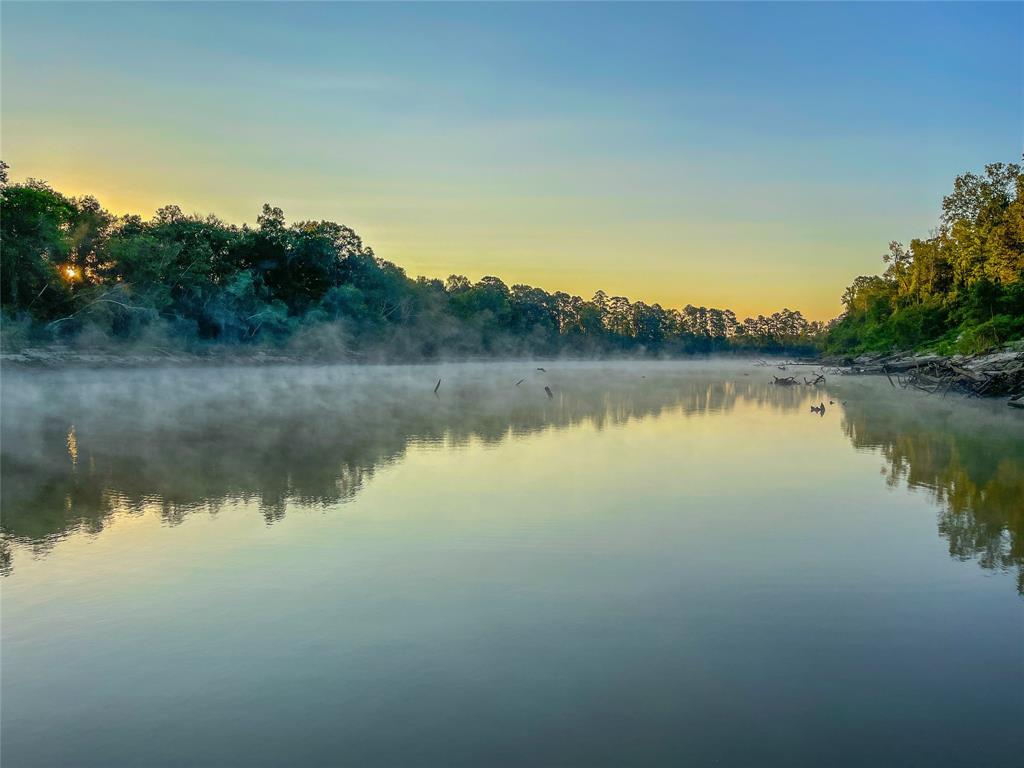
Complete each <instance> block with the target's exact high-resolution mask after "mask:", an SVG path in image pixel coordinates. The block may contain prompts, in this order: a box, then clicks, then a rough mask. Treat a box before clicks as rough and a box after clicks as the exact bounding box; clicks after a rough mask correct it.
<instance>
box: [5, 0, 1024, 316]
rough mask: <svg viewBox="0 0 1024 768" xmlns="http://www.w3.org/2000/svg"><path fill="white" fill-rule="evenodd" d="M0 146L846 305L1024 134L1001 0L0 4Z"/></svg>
mask: <svg viewBox="0 0 1024 768" xmlns="http://www.w3.org/2000/svg"><path fill="white" fill-rule="evenodd" d="M0 21H2V43H3V46H2V54H0V55H2V65H3V69H2V86H3V92H2V93H3V95H2V102H0V106H2V116H0V124H2V129H3V147H2V151H3V156H4V159H5V160H6V161H7V162H8V163H10V165H11V167H12V174H13V176H14V177H15V178H23V177H26V176H35V177H40V178H45V179H47V180H49V181H50V182H51V183H53V184H54V185H55V186H56V187H57V188H59V189H62V190H66V191H68V192H70V193H74V194H84V193H94V194H96V195H97V196H98V197H100V199H101V201H102V202H104V203H105V204H106V205H108V207H110V208H111V209H113V210H115V211H117V212H138V213H143V214H146V215H148V214H151V213H152V211H153V210H154V209H155V208H156V207H157V206H159V205H162V204H165V203H169V202H175V203H178V204H179V205H181V206H182V207H183V208H185V209H186V210H190V211H198V212H203V213H207V212H216V213H217V214H219V215H220V216H222V217H223V218H226V219H228V220H231V221H236V222H241V221H250V222H251V221H253V220H254V219H255V217H256V214H257V213H258V211H259V208H260V206H261V205H262V203H263V202H267V201H269V202H273V203H275V204H277V205H280V206H281V207H283V208H284V209H285V213H286V214H287V215H288V216H289V217H290V218H293V219H299V218H329V219H333V220H337V221H341V222H344V223H346V224H349V225H350V226H353V227H355V228H356V229H357V230H358V231H359V232H360V233H361V234H363V236H364V238H365V239H367V240H368V241H369V242H370V243H371V244H372V245H373V246H374V247H375V249H376V250H377V252H378V254H379V255H381V256H383V257H385V258H388V259H390V260H392V261H395V262H396V263H399V264H401V265H403V266H405V267H406V268H407V269H408V270H409V272H410V273H411V274H413V275H416V274H427V275H431V276H441V277H443V276H446V275H447V274H449V273H451V272H459V273H464V274H467V275H469V276H470V277H471V278H474V279H476V278H479V277H481V276H482V275H485V274H496V275H498V276H500V277H502V278H503V279H505V280H506V281H507V282H509V283H512V282H527V283H531V284H534V285H541V286H543V287H545V288H548V289H549V290H556V289H557V290H568V291H572V292H576V293H580V294H582V295H585V296H589V295H590V294H592V293H593V291H594V290H596V289H598V288H603V289H604V290H606V291H608V292H610V293H620V294H625V295H628V296H630V297H631V298H643V299H645V300H647V301H659V302H661V303H663V304H665V305H671V306H681V305H683V304H686V303H694V304H705V305H715V306H730V307H733V308H735V309H736V310H737V311H738V312H739V313H741V314H751V313H757V312H768V311H772V310H773V309H777V308H779V307H781V306H783V305H786V306H789V307H791V308H794V309H802V310H803V311H804V312H805V313H806V314H807V315H809V316H811V317H816V318H824V317H828V316H830V315H832V314H835V313H836V312H837V311H838V309H839V295H840V294H841V291H842V288H843V286H844V285H846V284H847V283H848V282H849V281H850V279H851V278H852V277H854V276H855V275H857V274H862V273H865V272H874V271H877V269H878V266H879V264H880V261H879V256H880V254H881V253H882V252H884V251H885V249H886V245H887V243H888V241H889V240H890V239H894V238H895V239H902V240H908V239H909V238H911V237H914V236H920V235H925V234H927V232H928V230H929V228H930V227H933V226H934V225H935V222H936V218H937V213H938V209H939V203H940V200H941V196H942V195H943V194H944V193H945V192H946V191H947V190H948V189H949V187H950V185H951V182H952V179H953V177H954V176H955V175H956V174H957V173H961V172H963V171H966V170H978V169H980V168H981V167H982V166H983V165H984V164H985V163H988V162H995V161H1013V160H1017V159H1019V157H1020V152H1021V149H1022V147H1024V106H1022V105H1024V31H1022V30H1024V6H1022V5H1021V4H1009V3H1007V4H951V3H927V4H926V3H914V4H881V3H879V4H858V5H847V4H769V3H759V4H753V5H748V4H696V3H693V4H640V3H625V4H598V5H592V4H575V3H574V4H426V3H422V4H376V5H363V4H326V3H320V4H305V3H287V4H284V3H281V4H269V3H264V4H248V3H228V4H212V3H201V4H200V3H195V4H192V3H189V4H183V3H180V4H179V3H176V4H127V3H109V4H92V3H75V4H71V5H66V4H58V3H45V4H43V3H35V4H23V3H13V2H4V3H3V4H2V6H0Z"/></svg>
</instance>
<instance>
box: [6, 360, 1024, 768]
mask: <svg viewBox="0 0 1024 768" xmlns="http://www.w3.org/2000/svg"><path fill="white" fill-rule="evenodd" d="M538 366H542V367H544V368H546V369H547V370H546V371H539V370H536V368H537V367H538ZM805 371H806V369H801V368H796V369H790V370H789V371H787V373H786V374H781V373H780V372H779V371H777V370H776V369H775V368H774V366H772V367H759V366H756V365H754V364H752V363H746V362H727V363H709V362H704V363H701V362H688V363H643V364H642V363H596V362H595V363H564V362H550V363H543V362H542V363H502V364H465V365H438V366H410V367H400V366H392V367H344V366H320V367H315V366H310V367H300V366H294V367H262V368H261V367H235V368H193V369H166V370H92V371H90V370H62V371H33V370H22V371H19V370H15V369H9V370H6V371H5V372H4V381H3V403H2V404H3V412H2V417H3V421H2V430H3V432H2V438H3V439H2V462H3V464H2V505H3V518H2V526H0V528H2V535H3V541H4V544H3V546H4V549H3V556H4V560H3V566H4V571H5V575H4V577H3V578H2V580H0V588H2V590H3V594H2V598H3V605H2V632H3V636H2V643H3V645H2V653H3V658H2V662H3V666H2V705H3V708H2V733H0V736H2V750H3V753H2V757H3V765H4V768H19V767H21V766H58V765H61V766H77V767H78V768H87V767H89V766H103V767H104V768H110V767H111V766H133V767H134V766H183V765H189V766H200V765H244V766H264V765H266V766H270V765H274V766H278V765H292V766H296V765H304V766H327V765H351V766H360V767H361V768H362V767H364V766H463V765H464V766H499V765H540V766H556V765H557V766H566V765H569V766H577V765H578V766H595V765H615V766H624V765H659V766H660V765H687V766H702V765H744V766H746V765H758V766H788V767H791V766H804V765H806V766H821V765H830V766H877V765H901V766H902V765H920V766H983V765H1011V764H1014V763H1015V761H1019V760H1020V758H1021V755H1024V727H1022V723H1024V599H1022V597H1021V590H1022V588H1024V583H1022V573H1024V570H1022V565H1024V414H1020V413H1015V412H1012V411H1011V409H1008V408H1006V406H1005V405H1004V404H1003V403H1002V402H998V403H987V402H978V401H964V400H960V399H953V398H952V397H950V398H946V399H940V398H937V397H935V398H928V397H926V396H924V395H920V394H919V393H915V392H907V391H896V390H893V389H892V388H891V387H890V386H889V384H888V383H887V382H886V381H885V379H884V378H882V379H881V380H875V379H865V378H853V377H829V378H828V381H827V384H826V385H824V386H819V387H811V386H798V387H776V386H773V385H772V384H771V383H770V382H771V378H772V376H771V375H772V374H773V373H775V374H778V375H789V374H795V375H796V376H797V377H798V379H800V378H801V377H802V376H803V375H804V373H805ZM438 378H440V379H441V385H440V387H439V388H438V391H437V393H436V394H435V393H434V392H433V390H434V386H435V384H436V382H437V379H438ZM520 379H523V381H522V383H521V384H519V385H518V386H517V385H516V382H517V381H518V380H520ZM545 386H548V387H550V389H551V395H552V396H551V397H549V396H548V394H547V393H546V392H545V390H544V387H545ZM830 401H831V402H830ZM819 403H824V404H825V411H824V414H821V415H819V413H817V412H812V411H811V410H810V407H811V406H812V405H815V406H816V405H818V404H819Z"/></svg>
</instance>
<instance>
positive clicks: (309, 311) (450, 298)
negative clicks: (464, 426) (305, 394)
mask: <svg viewBox="0 0 1024 768" xmlns="http://www.w3.org/2000/svg"><path fill="white" fill-rule="evenodd" d="M3 171H4V178H3V181H4V184H3V190H2V198H0V205H2V210H0V227H2V252H0V253H2V264H0V283H2V284H0V304H2V307H3V311H4V320H5V323H4V325H5V340H6V341H7V342H8V344H11V343H39V342H45V341H52V340H72V339H73V340H76V341H78V342H96V341H103V340H108V339H116V340H124V341H128V342H135V343H141V344H153V345H160V344H166V343H178V344H182V343H184V344H187V345H189V346H190V347H192V348H194V349H201V348H204V347H209V346H212V345H218V344H220V345H225V344H232V345H239V344H241V345H257V344H260V345H272V346H279V347H282V348H287V349H291V350H295V351H298V352H306V353H309V354H320V355H330V356H340V357H348V356H355V357H356V358H357V359H359V358H360V357H383V358H387V359H412V360H415V359H429V358H435V357H439V356H454V357H467V356H475V355H557V354H588V355H589V354H614V353H633V352H642V353H646V354H686V353H706V352H716V351H726V350H758V351H790V352H799V351H810V350H812V349H814V348H815V345H816V344H817V343H818V342H819V339H820V337H821V335H822V333H823V331H824V327H823V324H822V323H817V322H809V321H808V320H806V319H805V318H804V317H803V316H802V315H801V314H800V313H799V312H794V311H790V310H788V309H783V310H782V311H780V312H776V313H774V314H772V315H771V316H768V317H763V316H759V317H757V318H748V319H746V320H743V321H739V320H738V319H737V317H736V315H735V314H734V313H733V312H731V311H729V310H721V309H709V308H706V307H695V306H687V307H684V308H683V309H681V310H677V309H666V308H664V307H661V306H659V305H658V304H646V303H644V302H642V301H630V300H629V299H627V298H625V297H623V296H610V295H607V294H605V293H604V292H602V291H598V292H597V293H596V294H595V295H594V296H593V297H592V298H591V299H589V300H586V299H583V298H581V297H579V296H571V295H569V294H567V293H562V292H556V293H548V292H547V291H545V290H543V289H541V288H534V287H532V286H529V285H513V286H511V287H509V286H507V285H506V284H505V283H504V282H502V281H501V280H500V279H499V278H497V277H484V278H482V279H480V280H479V281H477V282H475V283H474V282H471V281H470V280H469V279H467V278H466V277H463V276H461V275H452V276H450V277H449V278H448V279H447V280H445V281H441V280H436V279H429V278H424V277H418V278H416V279H411V278H409V277H408V276H407V275H406V274H405V272H404V270H402V269H401V268H400V267H398V266H396V265H395V264H392V263H391V262H388V261H385V260H383V259H381V258H379V257H377V256H376V255H375V254H374V252H373V250H372V249H371V248H370V247H368V246H367V245H366V244H364V243H363V241H362V240H361V239H360V237H359V236H358V235H357V234H356V233H355V232H354V231H353V230H351V229H349V228H348V227H345V226H342V225H340V224H335V223H334V222H330V221H299V222H294V223H292V224H288V223H286V221H285V217H284V214H283V213H282V211H281V210H280V209H279V208H274V207H271V206H270V205H265V206H264V207H263V211H262V213H261V214H260V216H259V218H258V219H257V224H256V226H255V227H250V226H247V225H242V226H234V225H231V224H226V223H225V222H223V221H221V220H219V219H218V218H216V217H214V216H196V215H187V214H185V213H183V212H182V211H181V209H180V208H179V207H178V206H174V205H169V206H166V207H164V208H161V209H159V210H158V211H157V212H156V215H155V216H154V217H153V218H152V219H150V220H149V221H145V220H143V219H142V218H140V217H139V216H122V217H115V216H113V215H111V214H110V213H108V212H107V211H105V210H104V209H103V207H102V206H101V205H100V203H99V202H98V201H97V200H96V199H95V198H93V197H81V198H74V197H68V196H65V195H62V194H61V193H59V192H57V191H56V190H53V189H51V188H50V187H49V186H48V185H47V184H45V183H43V182H41V181H36V180H28V181H26V182H25V183H22V184H13V183H7V176H6V166H5V167H4V168H3ZM16 337H17V338H16Z"/></svg>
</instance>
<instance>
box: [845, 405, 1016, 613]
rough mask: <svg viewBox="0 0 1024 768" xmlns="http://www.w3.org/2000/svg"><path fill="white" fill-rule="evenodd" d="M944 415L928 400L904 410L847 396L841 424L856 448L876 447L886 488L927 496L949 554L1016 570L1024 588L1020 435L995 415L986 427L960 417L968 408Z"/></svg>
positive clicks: (896, 406) (990, 565) (995, 567)
mask: <svg viewBox="0 0 1024 768" xmlns="http://www.w3.org/2000/svg"><path fill="white" fill-rule="evenodd" d="M975 415H978V414H975ZM949 416H950V414H949V413H947V412H943V411H942V410H941V408H940V407H930V405H929V404H928V403H925V404H924V405H923V406H922V407H921V408H908V407H906V403H905V402H904V403H903V404H902V406H901V405H900V403H899V402H898V401H886V400H884V399H883V400H882V401H881V402H879V401H878V400H877V399H876V400H875V402H873V403H872V404H871V406H870V408H865V407H864V405H863V404H862V403H860V402H857V401H851V402H850V404H849V406H848V407H847V409H846V418H845V419H844V423H843V429H844V431H845V433H846V435H847V436H848V437H849V439H850V441H851V443H853V445H854V447H856V448H871V449H875V450H878V451H880V452H881V454H882V456H883V457H884V458H885V461H886V470H887V475H888V483H889V484H890V485H891V486H897V485H900V484H903V483H905V484H906V485H907V486H908V487H910V488H918V489H925V490H926V491H927V492H928V493H929V494H930V495H931V496H932V498H933V500H934V502H935V504H936V506H937V507H938V509H939V520H938V528H939V534H940V535H941V536H943V537H944V538H945V539H946V540H947V541H948V542H949V552H950V554H951V555H952V556H953V557H956V558H958V559H960V560H970V559H976V560H977V561H978V563H979V564H980V565H981V566H982V567H983V568H992V569H996V570H1004V571H1012V570H1016V571H1017V586H1018V589H1019V590H1020V592H1021V594H1024V501H1022V499H1024V440H1022V439H1021V438H1020V436H1019V434H1013V433H1012V432H1011V430H1009V429H1005V428H1003V427H1006V425H1005V424H998V422H996V421H994V422H993V427H994V428H993V429H985V428H984V425H983V424H980V423H978V422H977V421H974V420H971V421H970V422H964V423H961V420H962V419H967V418H970V416H971V414H967V413H953V414H952V416H953V418H949ZM958 417H959V418H958ZM1004 418H1005V417H1004Z"/></svg>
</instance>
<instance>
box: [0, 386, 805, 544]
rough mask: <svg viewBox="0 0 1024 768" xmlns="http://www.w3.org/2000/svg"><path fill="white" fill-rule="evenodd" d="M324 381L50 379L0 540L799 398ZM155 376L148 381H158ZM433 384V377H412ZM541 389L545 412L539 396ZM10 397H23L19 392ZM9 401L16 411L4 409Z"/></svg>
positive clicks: (175, 517)
mask: <svg viewBox="0 0 1024 768" xmlns="http://www.w3.org/2000/svg"><path fill="white" fill-rule="evenodd" d="M329 371H330V369H312V373H311V372H310V369H302V370H300V371H289V370H288V369H279V370H278V371H276V372H274V371H263V372H258V373H257V372H252V371H250V373H249V375H248V377H246V376H245V375H244V374H237V373H236V374H233V375H231V376H230V380H228V381H221V380H218V379H217V378H216V377H214V376H212V374H211V373H210V372H208V371H206V372H203V373H202V374H197V375H199V376H200V377H205V382H202V384H203V385H205V386H199V387H196V386H195V385H194V382H190V384H192V389H193V390H196V391H193V392H188V391H182V390H183V388H184V387H185V380H184V379H182V378H181V374H178V375H174V374H168V375H167V377H166V379H165V380H163V381H162V382H154V381H152V380H150V379H146V378H142V377H141V376H137V379H138V380H136V381H133V382H132V381H130V382H128V383H127V384H126V385H124V386H122V387H114V388H113V389H112V390H111V389H110V388H108V387H107V386H101V380H97V382H96V383H95V384H91V383H89V382H86V384H85V385H80V384H79V383H78V382H75V384H76V386H75V388H74V389H73V390H71V391H67V390H68V388H67V387H61V386H60V382H61V381H64V382H68V381H70V380H69V379H67V378H64V379H60V378H59V377H58V378H57V379H55V380H54V381H53V382H50V384H49V385H48V386H47V387H39V386H38V385H35V384H33V386H32V387H30V389H31V390H32V393H31V397H30V396H29V395H26V394H22V395H17V394H15V395H12V396H10V397H9V398H8V399H7V400H6V401H5V403H4V417H5V418H4V421H3V433H4V434H3V449H4V450H3V457H2V460H3V481H4V482H3V484H2V486H0V492H2V503H3V510H4V515H3V520H2V530H3V533H4V535H5V536H6V537H8V538H11V539H14V540H17V541H19V542H22V543H27V544H30V545H32V546H33V547H35V548H36V549H37V551H42V550H45V549H46V548H47V547H48V546H49V545H50V544H51V543H52V542H53V541H54V540H55V539H58V538H60V537H62V536H64V535H66V534H67V533H69V532H71V531H76V530H85V531H90V532H97V531H100V530H101V529H102V528H103V525H104V524H105V522H106V520H107V519H108V518H109V517H110V516H111V515H112V514H114V513H115V512H118V511H120V512H127V513H132V512H134V513H141V512H142V511H158V512H159V514H160V515H161V516H162V517H163V519H164V520H165V521H167V522H168V523H170V524H176V523H178V522H180V521H181V520H183V519H184V518H185V517H186V516H187V515H189V514H192V513H195V512H198V511H205V512H208V513H216V512H217V510H218V509H219V508H220V507H221V505H223V504H224V503H225V502H226V501H229V500H231V501H234V500H241V501H247V502H251V501H255V502H257V503H258V505H259V508H260V510H261V512H262V513H263V515H264V516H265V517H266V519H267V522H268V523H270V522H273V521H275V520H278V519H280V518H282V517H283V516H284V514H285V510H286V508H287V506H288V505H289V504H300V505H303V506H306V507H317V506H320V507H325V506H328V505H331V504H336V503H338V502H343V501H346V500H348V499H351V498H352V497H354V496H355V495H356V494H357V493H358V492H359V490H360V489H361V488H362V487H363V485H364V484H365V483H366V482H367V481H368V480H369V479H370V478H371V477H372V476H373V473H374V471H375V468H376V467H379V466H381V465H386V464H388V463H391V462H394V461H397V460H400V459H401V457H402V456H403V455H404V454H405V451H406V450H407V449H408V447H409V446H410V445H412V444H431V443H433V444H442V443H443V444H445V445H449V446H463V445H466V444H468V443H469V442H470V441H473V440H478V441H481V442H483V443H485V444H496V443H499V442H501V441H503V440H506V439H508V438H510V437H518V436H525V435H529V434H531V433H535V432H537V431H540V430H544V429H562V428H566V427H571V426H574V425H577V424H581V423H592V424H593V425H594V426H595V427H596V428H597V429H604V428H605V427H607V426H609V425H615V424H621V423H623V422H627V421H629V420H632V419H642V418H645V417H648V416H654V415H657V414H659V413H662V412H664V411H666V410H677V411H682V412H684V413H687V414H696V413H703V412H706V411H716V410H728V409H731V408H732V407H734V405H735V404H736V402H737V401H738V400H746V401H753V402H757V403H771V404H772V405H773V406H775V407H779V408H787V409H792V408H796V407H799V406H801V405H802V404H803V400H804V398H806V397H807V396H808V394H807V393H806V392H803V391H798V390H783V389H780V388H776V387H772V386H770V385H768V384H766V383H765V382H764V381H763V380H762V379H763V377H759V378H758V379H753V378H742V377H740V378H739V380H724V379H723V378H722V377H721V376H715V377H710V376H709V377H700V376H692V375H687V376H682V375H681V374H680V373H679V371H678V370H677V371H676V373H675V374H674V375H672V374H658V373H656V372H655V371H648V374H647V377H646V378H643V379H641V378H640V374H638V373H636V372H629V371H626V370H625V369H624V368H620V369H615V368H612V369H605V370H601V371H594V370H591V371H589V372H577V373H568V374H563V375H561V376H560V375H559V374H557V373H554V372H553V373H551V374H549V375H547V376H546V377H544V378H543V379H541V378H531V379H529V380H528V381H527V382H524V384H523V385H522V386H521V387H515V386H514V385H513V383H514V381H515V379H512V380H511V381H508V382H506V381H503V380H497V379H496V377H495V375H494V373H493V372H492V373H490V374H481V373H480V372H479V371H478V372H477V373H476V375H470V376H467V377H466V380H464V381H463V380H459V379H455V378H453V379H452V380H450V381H447V382H445V383H444V387H443V389H442V390H441V392H440V396H439V397H436V398H435V397H434V396H433V394H432V393H431V391H430V390H431V387H424V382H420V381H419V380H415V381H414V380H411V378H410V374H409V372H408V370H402V369H400V372H399V375H396V376H394V377H386V376H381V375H380V373H379V372H378V373H377V374H376V375H375V376H362V377H360V376H349V377H343V380H340V381H335V380H331V378H330V376H329ZM107 376H108V380H107V382H106V383H109V377H110V376H111V374H109V373H108V374H107ZM155 376H156V374H152V373H151V374H150V377H151V378H153V377H155ZM419 376H420V377H422V378H424V379H425V380H426V379H429V378H430V377H429V374H419ZM545 382H547V383H550V384H551V385H552V387H553V388H554V390H555V393H556V395H555V398H554V399H553V400H549V399H548V398H547V396H546V395H545V393H544V391H543V389H541V386H542V385H543V383H545ZM15 389H17V388H16V387H15ZM12 399H13V400H16V401H17V402H11V400H12Z"/></svg>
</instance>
